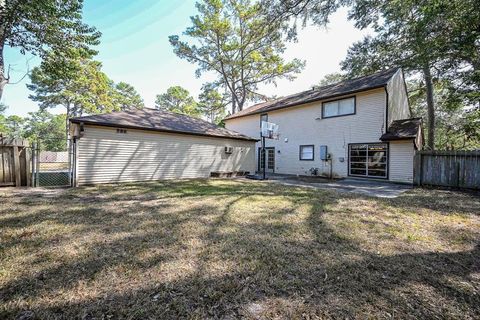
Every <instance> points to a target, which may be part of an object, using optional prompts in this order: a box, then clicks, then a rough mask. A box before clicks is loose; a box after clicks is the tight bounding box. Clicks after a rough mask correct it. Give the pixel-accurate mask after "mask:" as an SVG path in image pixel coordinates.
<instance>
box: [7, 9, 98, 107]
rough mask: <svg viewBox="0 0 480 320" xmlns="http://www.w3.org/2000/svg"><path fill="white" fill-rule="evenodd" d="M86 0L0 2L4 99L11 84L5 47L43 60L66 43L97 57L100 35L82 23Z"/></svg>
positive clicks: (62, 48) (60, 49)
mask: <svg viewBox="0 0 480 320" xmlns="http://www.w3.org/2000/svg"><path fill="white" fill-rule="evenodd" d="M82 7H83V1H82V0H28V1H25V0H5V1H1V2H0V98H1V96H2V93H3V88H4V86H5V85H6V84H7V83H8V82H9V80H10V79H9V75H8V71H7V72H6V71H5V62H4V57H3V51H4V48H5V46H9V47H11V48H18V49H19V50H20V52H21V53H22V54H25V53H27V52H29V53H31V54H34V55H39V56H41V57H42V58H43V57H45V56H47V55H48V52H49V51H50V50H53V51H55V52H63V51H64V49H65V47H66V44H68V46H69V47H73V48H77V49H80V50H83V51H87V52H89V53H90V54H93V53H94V51H93V50H92V49H91V46H93V45H96V44H98V43H99V38H100V33H99V32H98V31H97V30H95V28H93V27H90V26H88V25H86V24H85V23H83V22H82Z"/></svg>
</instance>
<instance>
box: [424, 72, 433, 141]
mask: <svg viewBox="0 0 480 320" xmlns="http://www.w3.org/2000/svg"><path fill="white" fill-rule="evenodd" d="M423 76H424V78H425V86H426V93H427V115H428V130H427V135H428V141H427V146H428V148H429V149H430V150H435V105H434V102H433V81H432V74H431V72H430V67H429V66H425V67H423Z"/></svg>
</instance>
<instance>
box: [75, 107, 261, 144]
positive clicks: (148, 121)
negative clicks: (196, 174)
mask: <svg viewBox="0 0 480 320" xmlns="http://www.w3.org/2000/svg"><path fill="white" fill-rule="evenodd" d="M70 121H71V122H74V123H80V122H83V123H85V124H94V125H102V126H109V127H122V128H132V129H143V130H152V131H162V132H172V133H183V134H191V135H200V136H210V137H219V138H230V139H240V140H254V141H256V140H257V139H254V138H252V137H249V136H246V135H243V134H241V133H238V132H235V131H233V130H228V129H225V128H222V127H219V126H217V125H215V124H212V123H210V122H207V121H204V120H201V119H197V118H192V117H189V116H186V115H183V114H178V113H173V112H168V111H160V110H156V109H150V108H144V109H140V110H138V109H132V110H127V111H118V112H111V113H104V114H96V115H91V116H84V117H75V118H71V119H70Z"/></svg>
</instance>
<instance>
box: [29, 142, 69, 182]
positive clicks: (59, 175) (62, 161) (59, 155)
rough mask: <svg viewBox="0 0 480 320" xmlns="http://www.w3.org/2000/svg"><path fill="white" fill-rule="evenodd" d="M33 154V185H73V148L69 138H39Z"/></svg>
mask: <svg viewBox="0 0 480 320" xmlns="http://www.w3.org/2000/svg"><path fill="white" fill-rule="evenodd" d="M33 154H34V157H33V158H34V160H33V171H32V172H33V180H34V183H33V185H34V186H36V187H51V186H73V172H74V170H73V167H74V163H75V148H74V147H73V142H72V141H71V140H66V139H61V138H60V139H56V138H40V139H38V140H37V142H36V143H35V144H34V146H33Z"/></svg>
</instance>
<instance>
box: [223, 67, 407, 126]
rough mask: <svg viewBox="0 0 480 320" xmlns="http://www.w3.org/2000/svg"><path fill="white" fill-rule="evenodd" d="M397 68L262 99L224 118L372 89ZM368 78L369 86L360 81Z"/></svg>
mask: <svg viewBox="0 0 480 320" xmlns="http://www.w3.org/2000/svg"><path fill="white" fill-rule="evenodd" d="M399 70H401V68H400V67H395V68H389V69H385V70H381V71H378V72H376V73H372V74H369V75H364V76H361V77H357V78H353V79H345V80H342V81H339V82H336V83H332V84H329V85H326V86H322V87H318V88H314V89H313V90H312V89H309V90H304V91H301V92H297V93H293V94H290V95H287V96H283V97H280V98H277V99H274V100H271V101H264V102H261V103H257V104H254V105H252V106H250V107H248V108H245V109H243V110H241V111H239V112H237V113H234V114H231V115H229V116H227V117H226V118H225V119H234V118H238V117H243V116H247V115H252V114H257V113H262V112H268V111H273V110H276V109H280V108H286V107H291V106H296V105H300V104H305V103H309V102H313V101H317V100H322V99H328V98H331V97H335V96H341V95H346V94H352V93H355V92H358V91H366V90H370V89H374V88H377V87H381V86H384V85H385V84H386V82H388V81H389V80H390V79H391V77H393V76H394V75H395V74H396V73H397V72H398V71H399ZM386 75H388V76H389V77H388V79H384V77H385V76H386ZM368 78H372V80H371V81H372V82H374V84H372V85H371V86H368V85H365V84H362V83H361V82H362V80H364V79H368ZM377 78H378V79H377ZM355 82H359V83H358V84H356V83H355ZM366 82H368V81H366ZM349 85H350V86H352V87H353V88H348V86H349ZM335 87H338V88H335ZM345 87H346V88H345ZM328 90H330V91H335V90H336V91H338V92H330V93H329V92H322V91H328ZM322 94H323V96H322ZM302 96H305V97H304V98H303V100H302V101H288V100H289V99H292V100H293V99H294V98H296V97H298V98H299V99H300V98H302ZM282 101H284V103H283V105H281V104H282ZM275 104H280V105H275Z"/></svg>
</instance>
